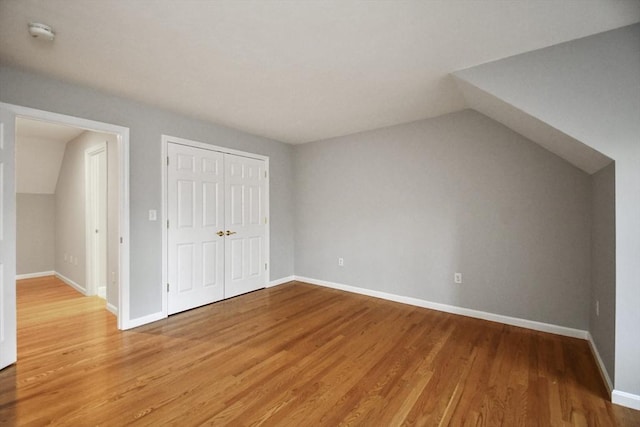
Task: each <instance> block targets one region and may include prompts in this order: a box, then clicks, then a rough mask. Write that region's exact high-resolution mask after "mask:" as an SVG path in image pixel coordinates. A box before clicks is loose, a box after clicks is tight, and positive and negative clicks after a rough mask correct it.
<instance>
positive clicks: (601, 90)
mask: <svg viewBox="0 0 640 427" xmlns="http://www.w3.org/2000/svg"><path fill="white" fill-rule="evenodd" d="M454 75H455V77H456V79H457V80H458V82H459V86H460V88H461V90H462V92H463V93H464V96H465V98H466V100H467V102H468V104H469V105H470V106H472V107H473V108H474V109H476V110H478V111H480V112H482V113H484V114H486V115H488V116H489V117H492V118H493V119H495V120H497V121H499V122H502V123H503V124H505V125H507V126H509V127H511V128H513V129H514V130H515V131H517V132H519V133H521V134H523V135H524V136H527V137H528V138H530V139H532V140H533V141H535V142H537V143H538V144H540V145H542V146H544V147H546V148H547V149H549V150H550V151H552V152H554V153H556V154H558V155H559V156H561V157H563V158H564V159H566V160H568V161H569V162H571V163H572V164H574V165H575V166H577V167H579V168H581V169H582V170H584V171H585V172H587V173H594V172H596V171H598V170H599V169H601V168H602V167H604V166H605V165H607V164H608V163H609V162H611V158H616V157H617V159H618V160H620V159H621V155H620V154H619V153H625V154H624V156H627V155H628V154H627V148H628V145H629V141H638V140H639V138H640V24H635V25H630V26H627V27H624V28H619V29H616V30H612V31H608V32H604V33H601V34H597V35H593V36H590V37H585V38H582V39H579V40H574V41H571V42H567V43H562V44H558V45H554V46H551V47H548V48H544V49H540V50H536V51H533V52H528V53H525V54H521V55H517V56H513V57H510V58H505V59H502V60H498V61H494V62H490V63H487V64H482V65H478V66H476V67H472V68H469V69H466V70H461V71H458V72H456V73H454Z"/></svg>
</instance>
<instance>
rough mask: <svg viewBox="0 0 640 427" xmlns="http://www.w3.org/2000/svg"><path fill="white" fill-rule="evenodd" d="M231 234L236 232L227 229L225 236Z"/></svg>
mask: <svg viewBox="0 0 640 427" xmlns="http://www.w3.org/2000/svg"><path fill="white" fill-rule="evenodd" d="M232 234H236V232H235V231H229V230H227V236H231V235H232Z"/></svg>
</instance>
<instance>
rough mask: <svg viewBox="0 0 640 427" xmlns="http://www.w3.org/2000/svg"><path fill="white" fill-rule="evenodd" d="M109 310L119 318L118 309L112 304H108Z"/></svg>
mask: <svg viewBox="0 0 640 427" xmlns="http://www.w3.org/2000/svg"><path fill="white" fill-rule="evenodd" d="M107 310H109V311H110V312H111V313H113V314H115V315H116V317H117V316H118V307H116V306H115V305H113V304H111V303H107Z"/></svg>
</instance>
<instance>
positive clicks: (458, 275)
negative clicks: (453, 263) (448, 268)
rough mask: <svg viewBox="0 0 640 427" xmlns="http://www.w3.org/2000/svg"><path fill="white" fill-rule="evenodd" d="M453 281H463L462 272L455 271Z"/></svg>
mask: <svg viewBox="0 0 640 427" xmlns="http://www.w3.org/2000/svg"><path fill="white" fill-rule="evenodd" d="M453 282H454V283H462V273H453Z"/></svg>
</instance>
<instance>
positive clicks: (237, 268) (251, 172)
mask: <svg viewBox="0 0 640 427" xmlns="http://www.w3.org/2000/svg"><path fill="white" fill-rule="evenodd" d="M168 157H169V158H168V165H167V168H168V173H167V180H168V181H167V191H168V194H167V196H168V197H167V201H168V224H167V226H168V230H167V231H168V233H167V242H168V257H167V261H168V279H169V280H168V286H167V288H168V301H167V302H168V314H174V313H177V312H180V311H184V310H189V309H191V308H194V307H199V306H201V305H205V304H209V303H212V302H215V301H219V300H222V299H225V298H231V297H234V296H236V295H240V294H243V293H246V292H250V291H254V290H256V289H260V288H264V287H265V284H266V271H267V260H266V259H265V253H266V247H265V245H266V222H267V212H266V211H265V206H266V204H265V196H266V167H265V166H266V165H265V163H266V162H265V161H264V160H259V159H252V158H248V157H242V156H238V155H233V154H226V153H221V152H218V151H211V150H206V149H202V148H196V147H192V146H187V145H181V144H176V143H169V144H168Z"/></svg>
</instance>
